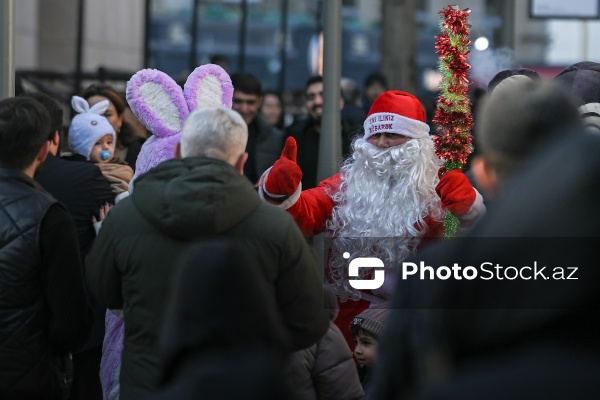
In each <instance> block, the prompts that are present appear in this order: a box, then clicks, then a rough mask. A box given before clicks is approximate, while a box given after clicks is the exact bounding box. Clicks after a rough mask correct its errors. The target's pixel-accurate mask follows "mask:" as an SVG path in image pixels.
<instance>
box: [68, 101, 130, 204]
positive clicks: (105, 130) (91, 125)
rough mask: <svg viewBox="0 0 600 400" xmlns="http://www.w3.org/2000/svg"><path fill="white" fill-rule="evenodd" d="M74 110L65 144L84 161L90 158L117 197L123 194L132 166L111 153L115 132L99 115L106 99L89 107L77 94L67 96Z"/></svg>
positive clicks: (127, 187)
mask: <svg viewBox="0 0 600 400" xmlns="http://www.w3.org/2000/svg"><path fill="white" fill-rule="evenodd" d="M71 105H72V106H73V109H74V110H75V111H77V112H78V114H77V115H76V116H75V117H74V118H73V120H72V121H71V126H70V128H69V147H70V148H71V150H72V151H73V153H75V154H79V155H81V156H83V157H85V159H86V160H87V161H90V162H93V163H95V164H96V165H98V167H100V170H101V171H102V173H103V174H104V176H105V177H106V179H107V180H108V181H109V182H110V185H111V188H112V190H113V192H114V193H115V195H116V196H117V198H116V199H115V200H116V201H118V200H120V199H121V198H122V197H126V196H127V195H126V194H125V193H128V189H129V182H130V181H131V179H132V178H133V169H131V167H129V166H128V165H127V164H126V163H125V162H123V161H121V160H119V159H118V158H116V157H115V155H114V153H115V143H116V134H115V130H114V128H113V127H112V125H111V124H110V123H109V122H108V120H107V119H106V118H105V117H104V116H103V114H104V112H106V109H107V108H108V105H109V102H108V100H103V101H101V102H99V103H97V104H95V105H94V106H93V107H91V108H90V106H89V104H88V102H87V101H86V100H85V99H84V98H82V97H79V96H73V98H72V100H71Z"/></svg>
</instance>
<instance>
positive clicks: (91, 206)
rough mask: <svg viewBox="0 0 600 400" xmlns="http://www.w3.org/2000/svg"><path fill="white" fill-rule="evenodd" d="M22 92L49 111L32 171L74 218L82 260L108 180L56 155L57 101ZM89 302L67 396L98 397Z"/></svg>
mask: <svg viewBox="0 0 600 400" xmlns="http://www.w3.org/2000/svg"><path fill="white" fill-rule="evenodd" d="M25 96H27V97H31V98H33V99H35V100H37V101H39V102H40V103H41V104H42V105H43V106H44V107H45V108H46V110H47V111H48V112H49V114H50V120H51V125H52V126H51V132H52V133H51V134H50V136H49V137H48V140H49V142H50V151H49V153H48V157H46V160H45V161H44V163H43V164H42V165H41V166H40V168H39V169H38V170H37V172H36V173H35V180H36V181H37V182H38V183H39V184H40V185H42V187H43V188H44V189H46V190H47V191H48V192H49V193H50V194H51V195H52V196H54V198H56V199H57V200H58V201H60V202H61V203H62V204H64V205H65V207H66V208H67V210H68V211H69V213H70V214H71V217H73V220H74V222H75V228H76V229H77V238H78V239H79V251H80V253H81V259H82V260H84V259H85V256H86V255H87V253H89V251H90V249H91V248H92V244H93V243H94V239H95V238H96V232H95V230H94V226H93V224H92V216H93V217H95V218H96V219H98V220H99V219H100V215H99V211H100V207H101V206H102V205H104V204H107V203H113V202H114V198H115V196H114V194H113V192H112V190H111V188H110V183H109V182H108V180H107V179H106V178H105V177H104V175H103V174H102V172H100V169H99V168H98V166H96V165H95V164H92V163H88V162H77V161H68V160H65V159H62V158H60V157H57V153H58V150H59V148H60V131H61V128H62V119H63V111H62V109H61V108H60V107H59V106H58V104H56V102H55V101H54V100H53V99H52V98H51V97H50V96H48V95H45V94H43V93H39V92H38V93H30V94H26V95H25ZM88 303H89V304H90V306H91V307H92V309H93V311H94V325H93V328H92V334H91V337H90V339H89V340H88V342H87V343H86V344H85V345H84V346H83V348H82V349H81V351H79V352H77V353H75V354H73V375H74V378H73V386H72V388H71V395H70V397H69V399H71V400H76V399H85V400H94V399H97V400H101V399H102V387H101V386H100V359H101V356H102V340H103V338H104V315H105V312H106V309H105V308H104V307H101V306H100V305H99V304H98V303H97V302H96V301H95V300H94V299H93V298H92V297H91V296H88Z"/></svg>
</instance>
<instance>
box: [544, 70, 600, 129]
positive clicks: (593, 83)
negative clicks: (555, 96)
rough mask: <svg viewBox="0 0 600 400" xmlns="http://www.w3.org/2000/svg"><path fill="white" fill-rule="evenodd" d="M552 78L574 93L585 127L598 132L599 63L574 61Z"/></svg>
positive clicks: (599, 116) (599, 101)
mask: <svg viewBox="0 0 600 400" xmlns="http://www.w3.org/2000/svg"><path fill="white" fill-rule="evenodd" d="M552 80H553V81H554V82H557V83H558V84H560V85H563V86H564V87H566V88H567V89H568V90H569V91H570V92H571V93H572V94H573V95H575V97H576V98H577V105H578V107H579V114H581V117H582V118H583V123H584V125H585V127H586V129H587V130H588V131H589V132H592V133H595V134H600V63H597V62H592V61H582V62H578V63H575V64H573V65H570V66H568V67H567V68H565V69H563V70H562V71H561V72H560V73H559V74H558V75H556V76H555V77H554V78H553V79H552Z"/></svg>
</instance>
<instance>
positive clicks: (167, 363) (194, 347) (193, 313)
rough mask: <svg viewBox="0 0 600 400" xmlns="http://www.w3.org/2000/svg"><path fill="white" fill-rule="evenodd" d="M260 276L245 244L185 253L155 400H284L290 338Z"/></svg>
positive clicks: (163, 337) (231, 242) (219, 243)
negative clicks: (286, 360) (285, 368)
mask: <svg viewBox="0 0 600 400" xmlns="http://www.w3.org/2000/svg"><path fill="white" fill-rule="evenodd" d="M261 268H262V267H261V266H260V264H259V257H257V254H256V253H255V252H253V250H252V246H249V244H248V242H247V241H246V240H243V239H242V240H236V239H225V238H220V239H208V240H203V241H200V242H198V243H196V244H194V245H193V247H192V248H191V249H190V250H189V252H187V254H186V255H185V257H184V258H183V259H182V260H181V263H180V266H179V267H178V268H177V269H176V271H175V272H174V278H173V281H172V283H171V285H170V290H169V295H168V301H167V305H166V307H165V314H164V317H165V318H164V322H163V324H162V328H161V334H160V338H159V339H160V352H161V355H162V362H161V385H160V388H159V390H158V394H157V395H156V396H155V397H153V398H152V399H153V400H159V399H165V400H166V399H181V400H185V399H190V400H192V399H198V398H207V399H225V400H226V399H232V400H235V399H248V400H250V399H257V400H259V399H260V400H263V399H264V400H267V399H273V400H274V399H281V400H283V399H289V398H290V397H289V393H286V388H285V387H284V386H283V384H282V379H281V371H282V368H283V365H284V360H285V356H286V355H288V354H289V346H290V341H289V340H290V338H289V336H288V335H287V332H286V328H285V326H284V323H283V321H282V319H281V316H280V314H279V311H278V309H277V308H278V307H277V303H276V302H275V301H274V299H273V298H272V296H271V295H270V293H269V292H270V290H271V289H270V288H269V285H268V284H267V283H266V282H265V281H264V280H263V279H262V278H261V277H260V275H261ZM241 304H243V307H240V305H241Z"/></svg>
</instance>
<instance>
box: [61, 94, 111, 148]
mask: <svg viewBox="0 0 600 400" xmlns="http://www.w3.org/2000/svg"><path fill="white" fill-rule="evenodd" d="M71 105H72V106H73V109H74V110H75V111H77V112H78V114H77V115H76V116H75V117H73V120H72V121H71V126H70V127H69V147H70V148H71V150H73V152H74V153H76V154H80V155H82V156H84V157H85V158H86V160H89V159H90V153H91V152H92V147H94V144H95V143H96V142H97V141H98V140H100V139H102V138H103V137H104V136H105V135H112V137H113V143H116V139H117V138H116V134H115V129H114V128H113V126H112V125H111V124H110V122H108V120H107V119H106V118H104V117H103V116H102V114H104V112H105V111H106V109H107V108H108V105H109V102H108V100H102V101H101V102H99V103H96V104H95V105H94V106H93V107H92V108H90V105H89V104H88V102H87V101H86V100H85V99H84V98H82V97H79V96H73V98H72V99H71Z"/></svg>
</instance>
